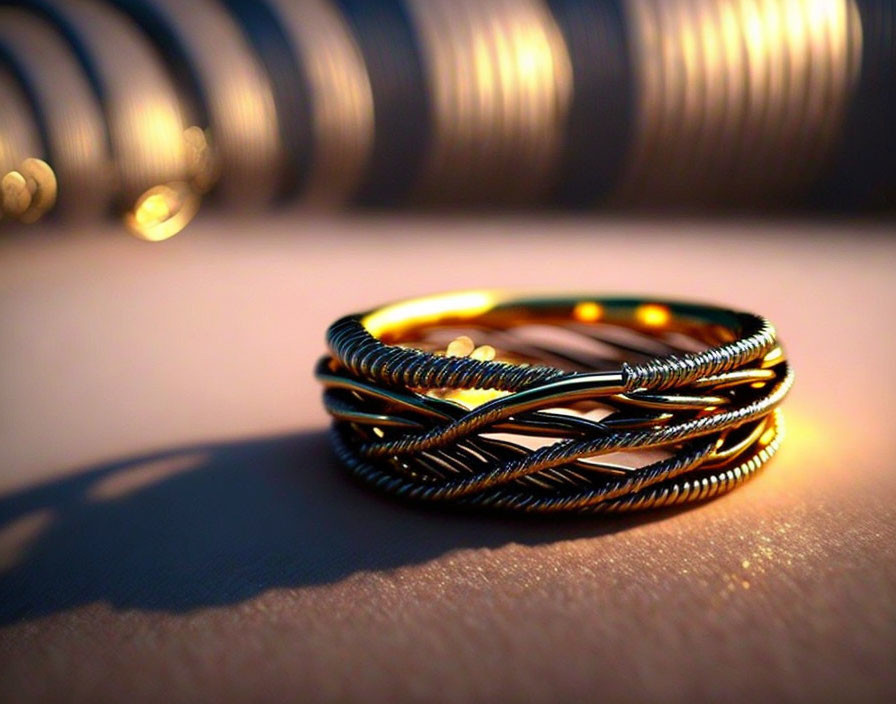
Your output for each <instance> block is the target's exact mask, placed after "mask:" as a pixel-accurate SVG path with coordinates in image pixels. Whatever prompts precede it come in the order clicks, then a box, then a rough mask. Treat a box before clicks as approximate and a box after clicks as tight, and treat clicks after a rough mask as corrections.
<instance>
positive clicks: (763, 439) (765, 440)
mask: <svg viewBox="0 0 896 704" xmlns="http://www.w3.org/2000/svg"><path fill="white" fill-rule="evenodd" d="M777 434H778V431H777V429H776V428H775V427H774V426H772V427H771V428H768V429H767V430H766V431H765V432H764V433H762V435H760V436H759V444H760V445H769V444H771V442H772V440H774V439H775V436H776V435H777Z"/></svg>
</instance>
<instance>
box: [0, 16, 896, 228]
mask: <svg viewBox="0 0 896 704" xmlns="http://www.w3.org/2000/svg"><path fill="white" fill-rule="evenodd" d="M0 5H16V6H19V8H20V9H19V10H16V11H13V10H12V9H9V8H7V9H5V10H4V12H3V14H0V63H2V64H3V65H5V66H6V67H7V68H8V69H9V70H10V71H11V72H12V75H13V78H14V79H15V82H16V85H17V86H18V88H16V87H15V86H13V87H11V88H10V89H9V90H5V91H4V92H5V93H9V96H8V103H9V107H8V108H6V109H7V110H8V111H10V112H14V113H15V114H16V115H17V116H21V115H24V114H27V115H29V117H28V118H27V119H29V120H32V121H34V123H35V124H34V126H32V127H23V125H22V124H21V117H16V118H10V121H9V122H8V125H7V126H0V129H2V130H3V131H4V134H2V135H0V142H3V143H9V144H12V143H15V142H16V141H18V140H21V139H23V137H22V134H24V133H23V130H25V131H26V132H27V131H29V130H30V131H31V132H34V133H36V134H37V140H38V143H36V144H34V145H33V146H29V147H28V148H29V149H31V148H34V149H36V152H35V153H34V154H22V155H20V156H17V157H15V158H10V159H9V161H10V164H9V168H13V169H14V168H15V167H16V165H17V164H18V163H19V162H20V161H21V158H24V157H25V156H38V157H45V158H47V159H48V160H49V163H50V166H51V167H52V168H53V170H54V171H55V172H56V174H57V175H58V179H59V185H60V210H61V211H62V212H70V213H78V212H84V213H90V212H94V213H96V212H99V211H101V210H103V208H104V205H105V204H106V203H108V202H109V201H110V199H111V200H114V202H115V203H116V204H117V205H118V209H119V211H121V210H123V209H127V208H130V207H131V206H132V205H133V204H134V203H135V202H136V201H137V200H138V199H140V202H141V203H148V205H147V206H146V207H147V208H148V210H147V211H146V212H143V213H141V214H140V217H136V214H135V213H132V215H135V217H134V218H132V220H131V221H133V222H138V221H140V222H144V221H145V222H152V223H155V225H153V228H155V227H156V226H158V225H162V224H163V223H162V222H161V221H159V220H158V218H159V217H162V214H163V213H164V212H165V211H167V210H168V208H167V206H165V207H163V205H164V204H167V203H169V202H171V203H173V202H174V201H173V200H172V199H171V198H170V197H167V196H166V197H164V198H163V197H161V195H160V193H159V192H158V191H153V194H154V196H156V197H150V199H149V200H148V201H147V200H146V199H143V196H144V195H146V194H147V193H148V192H149V190H151V189H153V188H156V187H157V186H163V187H166V188H167V189H168V190H165V191H164V192H165V193H166V194H169V195H170V194H172V193H175V194H186V191H184V190H183V189H182V188H181V186H180V185H178V184H181V183H186V184H188V185H189V186H190V188H191V189H193V190H194V191H195V194H197V195H199V194H202V193H204V192H206V191H207V190H208V189H209V188H211V187H212V184H213V183H216V182H217V192H218V193H220V195H221V196H222V197H221V198H220V199H219V202H226V203H227V204H228V205H229V206H234V207H252V206H257V205H259V204H263V203H269V202H271V201H277V202H282V201H283V200H287V199H296V200H301V201H302V202H303V203H306V204H323V205H327V206H340V205H344V204H362V205H366V206H376V207H382V206H394V205H412V206H420V205H423V206H430V205H436V206H439V207H446V206H451V205H459V206H474V207H482V206H486V205H490V204H495V205H502V206H507V205H513V206H539V205H546V204H559V205H564V206H566V205H573V206H578V207H595V206H604V207H611V208H623V209H652V208H661V209H669V208H672V209H676V208H687V209H693V208H703V209H718V208H734V209H738V210H739V209H768V208H782V207H802V206H804V205H807V204H816V205H819V204H820V205H826V206H829V207H850V208H862V207H866V206H868V205H876V206H878V207H883V208H893V207H894V205H896V137H894V133H896V131H894V130H893V129H892V124H893V122H894V120H896V19H894V16H896V10H894V6H893V3H892V1H891V0H192V1H191V2H183V1H182V0H0ZM51 27H52V29H51ZM6 83H10V82H9V81H6ZM10 85H12V83H10ZM16 91H18V92H19V94H16ZM23 96H24V99H25V106H26V107H25V108H24V109H20V108H19V107H17V105H18V104H19V102H21V100H22V97H23ZM100 111H101V112H100ZM16 120H19V121H18V122H16ZM6 133H8V134H6ZM175 200H176V199H175ZM192 200H193V196H192V195H190V196H189V197H188V198H187V199H186V201H184V202H183V203H180V204H179V205H177V206H176V207H175V208H174V210H175V211H176V212H178V213H186V212H192V211H193V209H194V208H193V207H192ZM187 201H189V202H190V207H189V208H184V207H181V206H185V205H187ZM156 206H158V209H157V210H153V208H155V207H156ZM172 212H173V211H172ZM161 231H164V232H169V231H170V228H169V227H168V226H167V225H165V226H164V227H161ZM155 238H156V235H151V236H150V239H155Z"/></svg>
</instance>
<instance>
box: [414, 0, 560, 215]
mask: <svg viewBox="0 0 896 704" xmlns="http://www.w3.org/2000/svg"><path fill="white" fill-rule="evenodd" d="M407 4H408V8H409V10H410V13H411V17H412V19H413V22H414V27H415V31H416V32H417V36H418V38H419V39H418V40H419V43H420V46H421V52H422V54H423V63H424V66H425V68H426V77H427V86H428V88H429V93H430V105H431V110H432V121H433V124H432V134H431V138H430V141H429V144H428V148H427V152H426V157H425V161H424V164H423V170H422V173H421V174H420V176H419V181H418V183H417V188H416V194H417V197H418V198H419V199H421V200H423V201H425V202H433V201H435V202H441V203H470V202H473V203H477V202H478V203H481V202H492V203H495V202H497V203H501V202H509V203H517V204H519V203H531V202H532V201H533V200H534V201H539V200H544V197H545V195H546V194H547V192H548V190H549V189H550V188H551V186H553V184H554V179H555V177H556V170H557V164H558V160H559V156H560V152H561V148H562V144H563V128H564V127H565V125H566V118H567V114H568V111H569V103H570V99H571V92H572V71H571V67H570V62H569V55H568V53H567V51H566V45H565V44H564V42H563V38H562V35H561V33H560V30H559V29H558V27H557V25H556V23H555V22H554V19H553V17H552V15H551V13H550V11H549V9H548V7H547V5H545V4H544V2H543V1H542V0H492V2H482V1H481V0H407Z"/></svg>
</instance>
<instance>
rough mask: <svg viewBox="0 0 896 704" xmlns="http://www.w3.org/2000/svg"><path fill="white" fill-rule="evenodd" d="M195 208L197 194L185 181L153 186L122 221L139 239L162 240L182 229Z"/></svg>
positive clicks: (190, 218) (197, 198)
mask: <svg viewBox="0 0 896 704" xmlns="http://www.w3.org/2000/svg"><path fill="white" fill-rule="evenodd" d="M198 209H199V197H198V196H197V195H196V194H195V193H194V192H193V190H192V189H191V188H190V187H189V186H188V185H187V184H185V183H180V182H176V183H170V184H164V185H160V186H153V187H152V188H150V189H149V190H148V191H146V192H145V193H144V194H143V195H141V196H140V197H139V198H138V199H137V203H136V204H135V205H134V209H133V211H131V212H130V213H128V214H127V215H125V224H126V225H127V226H128V229H129V230H130V231H131V233H133V234H134V235H135V236H137V237H139V238H140V239H143V240H147V241H149V242H161V241H162V240H167V239H168V238H169V237H173V236H174V235H176V234H177V233H178V232H180V231H181V230H183V229H184V227H186V226H187V223H189V222H190V220H192V219H193V216H194V215H196V211H197V210H198Z"/></svg>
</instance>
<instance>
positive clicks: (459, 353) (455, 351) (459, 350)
mask: <svg viewBox="0 0 896 704" xmlns="http://www.w3.org/2000/svg"><path fill="white" fill-rule="evenodd" d="M474 349H476V344H475V343H474V342H473V340H471V339H470V338H469V337H467V336H466V335H461V336H460V337H456V338H455V339H453V340H452V341H451V342H449V343H448V347H447V348H446V349H445V356H446V357H466V356H467V355H469V354H470V353H471V352H472V351H473V350H474Z"/></svg>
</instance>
